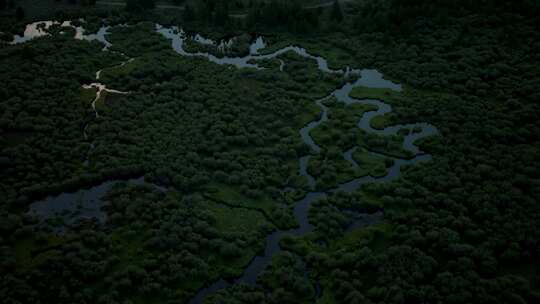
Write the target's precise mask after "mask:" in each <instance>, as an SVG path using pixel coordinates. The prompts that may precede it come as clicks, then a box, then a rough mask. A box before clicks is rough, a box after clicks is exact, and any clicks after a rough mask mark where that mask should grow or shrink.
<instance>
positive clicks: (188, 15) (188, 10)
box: [183, 4, 195, 22]
mask: <svg viewBox="0 0 540 304" xmlns="http://www.w3.org/2000/svg"><path fill="white" fill-rule="evenodd" d="M183 17H184V21H185V22H190V21H193V20H195V12H194V11H193V8H192V7H191V5H189V4H186V6H185V7H184V13H183Z"/></svg>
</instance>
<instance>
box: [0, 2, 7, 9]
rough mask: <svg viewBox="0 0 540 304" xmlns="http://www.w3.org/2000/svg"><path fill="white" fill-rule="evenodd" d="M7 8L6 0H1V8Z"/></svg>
mask: <svg viewBox="0 0 540 304" xmlns="http://www.w3.org/2000/svg"><path fill="white" fill-rule="evenodd" d="M5 8H6V0H0V10H3V9H5Z"/></svg>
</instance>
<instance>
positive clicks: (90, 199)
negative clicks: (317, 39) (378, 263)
mask: <svg viewBox="0 0 540 304" xmlns="http://www.w3.org/2000/svg"><path fill="white" fill-rule="evenodd" d="M52 24H54V23H51V24H50V25H52ZM50 25H49V26H50ZM76 30H77V33H79V30H78V29H77V28H76ZM107 30H108V28H105V27H103V28H102V29H100V32H98V36H99V35H101V37H103V40H104V44H105V48H104V49H105V50H106V49H107V48H108V47H109V46H110V43H109V42H107V41H106V39H105V33H106V32H107ZM156 31H157V32H158V33H160V34H162V35H163V36H164V37H166V38H167V39H169V40H171V46H172V48H173V49H174V50H175V51H176V52H177V53H178V54H179V55H181V56H188V57H205V58H207V59H208V60H209V61H211V62H214V63H216V64H220V65H233V66H236V67H237V68H255V69H262V68H261V67H259V66H258V65H257V61H261V60H267V59H277V60H279V61H280V68H279V70H280V71H283V67H284V65H285V64H286V62H284V61H283V60H282V59H280V58H277V57H279V56H280V55H282V54H285V53H287V52H295V53H296V54H298V55H300V56H302V57H304V58H306V59H307V60H314V61H315V62H316V63H317V66H318V68H319V69H320V70H321V71H323V72H325V73H332V74H339V75H343V76H344V77H347V76H349V75H355V76H359V77H357V80H355V81H353V82H348V83H346V84H345V85H343V86H342V87H341V88H338V89H336V90H335V91H333V92H332V93H331V94H329V95H328V96H327V97H325V98H322V99H319V100H316V101H314V102H315V103H316V104H317V105H318V106H319V107H320V109H321V115H320V117H319V118H318V119H317V120H314V121H312V122H310V123H308V124H307V125H306V126H305V127H304V128H302V129H301V130H300V131H299V132H300V136H301V138H302V140H303V141H304V142H305V143H306V144H307V145H309V147H310V148H311V153H312V155H316V154H318V153H320V152H321V147H319V146H318V145H317V144H316V143H315V141H314V140H313V138H312V137H311V136H310V131H311V130H313V129H314V128H316V127H317V126H319V125H320V124H321V123H323V122H325V121H327V120H328V108H327V107H326V106H325V105H324V104H323V101H324V100H326V99H328V98H332V97H335V98H336V99H337V101H338V102H343V103H345V104H347V105H349V104H355V103H358V104H365V105H374V106H376V107H377V110H374V111H369V112H365V113H364V114H363V116H362V117H361V118H360V120H359V122H358V127H359V128H360V129H362V130H364V131H366V132H368V133H374V134H380V135H396V134H397V133H398V131H399V130H401V129H407V130H409V132H408V134H407V135H405V136H404V140H403V148H404V149H405V150H408V151H410V152H412V153H413V155H414V157H412V158H410V159H399V158H394V163H393V165H392V167H390V168H388V174H387V175H385V176H383V177H372V176H365V177H362V178H357V179H353V180H351V181H349V182H347V183H343V184H340V185H339V186H338V187H336V188H334V189H330V190H327V191H317V190H315V189H316V180H315V178H314V177H313V176H311V175H310V174H309V173H308V172H307V166H308V163H309V160H310V158H311V156H312V155H306V156H303V157H301V158H300V159H299V174H300V175H302V176H305V177H306V179H307V182H308V187H309V189H310V191H309V192H308V193H307V194H306V196H305V197H304V198H302V199H301V200H299V201H297V202H296V203H295V206H294V217H295V219H296V221H297V222H298V225H299V226H298V228H296V229H291V230H276V231H274V232H272V233H271V234H270V235H268V236H267V237H266V246H265V249H264V252H263V253H261V254H259V255H257V256H255V257H254V258H253V259H252V260H251V262H250V263H249V265H247V267H246V268H245V270H244V272H243V274H242V275H241V276H240V277H238V278H235V279H233V280H223V279H220V280H218V281H216V282H214V283H213V284H211V285H209V286H207V287H205V288H202V289H200V290H199V291H198V292H197V294H196V295H195V296H194V297H193V298H192V299H191V301H190V303H202V302H203V300H204V298H205V297H206V296H207V295H209V294H211V293H213V292H215V291H218V290H221V289H223V288H226V287H228V286H230V285H232V284H237V283H244V284H251V285H253V284H256V281H257V277H258V275H259V274H260V273H261V272H262V271H263V270H264V269H265V268H266V267H267V266H268V265H269V264H270V262H271V259H272V257H273V256H274V255H275V254H277V253H279V252H280V251H281V250H282V249H281V248H280V246H279V242H280V240H281V239H282V238H283V237H284V236H286V235H291V236H303V235H306V234H307V233H310V232H311V231H313V229H314V227H313V225H312V224H311V223H309V220H308V214H309V208H310V207H311V204H312V203H313V202H315V201H316V200H319V199H322V198H325V197H327V196H328V195H331V194H332V193H334V192H336V191H345V192H352V191H355V190H356V189H358V188H359V187H360V186H361V185H363V184H365V183H369V182H389V181H392V180H395V179H396V178H398V177H399V176H400V173H401V167H403V166H405V165H410V164H414V163H417V162H420V161H427V160H430V159H431V156H430V155H429V154H425V153H423V152H422V151H420V149H419V148H418V146H416V145H415V144H414V142H415V141H416V140H418V139H420V138H424V137H427V136H431V135H435V134H437V133H438V131H437V129H436V128H435V127H434V126H432V125H429V124H427V123H415V124H406V125H394V126H390V127H387V128H385V129H383V130H377V129H374V128H372V127H371V124H370V122H371V120H372V119H373V118H374V117H376V116H379V115H384V114H386V113H389V112H391V111H392V107H391V106H390V105H389V104H386V103H384V102H383V101H380V100H372V99H361V100H359V99H354V98H352V97H350V93H351V91H352V90H353V88H355V87H360V86H363V87H369V88H387V89H392V90H396V91H401V89H402V88H401V85H399V84H395V83H393V82H391V81H388V80H385V79H383V77H382V74H380V73H379V72H378V71H376V70H367V69H363V70H360V69H351V68H349V67H347V68H345V69H341V70H333V69H330V68H329V67H328V62H327V60H326V59H324V58H322V57H320V56H315V55H312V54H310V53H309V52H308V51H307V50H306V49H304V48H301V47H297V46H287V47H284V48H282V49H279V50H276V51H274V52H272V53H269V54H264V55H261V54H260V50H262V49H264V47H265V44H264V41H263V39H262V38H261V37H258V38H257V39H256V40H255V41H254V43H253V44H252V45H251V46H250V53H249V54H248V55H247V56H244V57H223V58H218V57H216V56H214V55H212V54H209V53H202V52H197V53H189V52H187V51H185V50H184V49H183V44H184V42H185V39H187V37H186V34H185V33H184V32H183V31H182V30H181V29H179V28H177V27H171V28H165V27H163V26H161V25H156ZM29 32H32V33H34V32H37V33H38V36H39V35H41V36H42V35H44V34H42V33H41V32H40V30H39V29H38V28H36V27H35V26H34V27H33V28H30V29H29ZM99 33H101V34H99ZM77 35H78V34H77ZM87 37H88V36H87ZM196 37H197V38H196V40H197V41H199V42H201V43H213V42H212V41H211V40H207V39H205V38H204V37H202V36H200V35H197V36H196ZM75 38H77V36H76V37H75ZM17 39H18V40H17ZM25 39H26V32H25V36H24V37H20V38H17V37H16V39H15V40H16V41H17V42H16V43H22V42H25V41H28V40H25ZM96 39H97V38H96ZM97 40H100V39H97ZM100 41H101V40H100ZM130 60H132V59H130ZM127 62H129V61H126V62H124V63H123V64H126V63H127ZM100 74H101V71H98V72H97V73H96V80H99V78H100ZM89 87H95V88H97V89H98V93H97V94H96V95H97V96H96V98H95V99H94V101H93V103H92V107H93V109H94V111H95V114H96V117H99V114H98V112H97V111H96V110H95V102H96V101H97V100H99V97H100V94H101V93H102V92H103V91H108V92H112V93H120V94H126V93H127V92H120V91H115V90H110V89H107V88H106V87H105V86H104V85H102V84H100V83H93V84H90V85H88V86H87V88H89ZM85 129H86V127H85ZM85 136H87V135H86V132H85ZM355 149H356V148H352V149H350V150H348V151H345V152H344V153H343V157H344V158H345V159H346V160H348V161H349V162H350V163H351V166H354V167H357V166H358V164H357V163H356V162H355V161H354V159H353V158H352V154H353V153H354V151H355ZM371 153H374V152H371ZM374 154H377V153H374ZM385 157H388V156H385ZM114 182H115V181H109V182H106V183H103V184H101V185H98V186H96V187H93V188H90V189H88V190H80V191H79V192H76V193H63V194H60V195H58V196H55V197H49V198H46V199H45V200H42V201H39V202H35V203H33V204H32V205H31V207H30V210H31V212H33V213H35V214H37V215H39V216H42V217H47V216H51V214H58V213H61V212H65V210H72V209H73V208H74V207H73V205H74V204H73V201H77V200H79V201H82V202H81V203H80V205H82V206H83V207H81V208H80V209H89V211H88V213H83V214H84V216H87V215H88V216H93V217H96V218H98V219H100V220H102V221H104V220H105V219H104V217H103V216H104V214H103V212H101V210H100V208H101V206H102V201H101V200H100V198H101V197H102V196H103V195H104V193H105V192H106V191H107V190H108V189H110V187H111V186H112V184H114ZM130 182H135V183H141V182H144V180H141V179H135V180H130ZM382 217H383V214H382V213H381V212H379V213H375V214H372V215H367V214H366V215H361V216H359V217H358V219H357V220H356V221H355V222H354V223H353V224H352V225H351V226H350V227H349V229H356V228H359V227H363V226H365V225H369V224H372V223H374V222H376V221H378V220H380V219H382ZM76 219H77V218H74V219H73V220H76Z"/></svg>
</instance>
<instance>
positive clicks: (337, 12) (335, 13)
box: [330, 0, 343, 22]
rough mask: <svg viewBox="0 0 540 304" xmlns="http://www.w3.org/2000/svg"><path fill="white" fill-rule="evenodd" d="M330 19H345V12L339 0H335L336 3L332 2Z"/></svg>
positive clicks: (339, 20)
mask: <svg viewBox="0 0 540 304" xmlns="http://www.w3.org/2000/svg"><path fill="white" fill-rule="evenodd" d="M330 19H331V20H334V21H337V22H341V21H343V12H342V11H341V5H340V4H339V1H338V0H334V4H332V13H331V15H330Z"/></svg>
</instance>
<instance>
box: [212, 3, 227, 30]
mask: <svg viewBox="0 0 540 304" xmlns="http://www.w3.org/2000/svg"><path fill="white" fill-rule="evenodd" d="M214 23H215V25H217V26H223V25H225V24H227V23H229V5H228V4H227V2H226V1H221V2H220V3H219V4H218V5H217V6H216V14H215V17H214Z"/></svg>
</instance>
